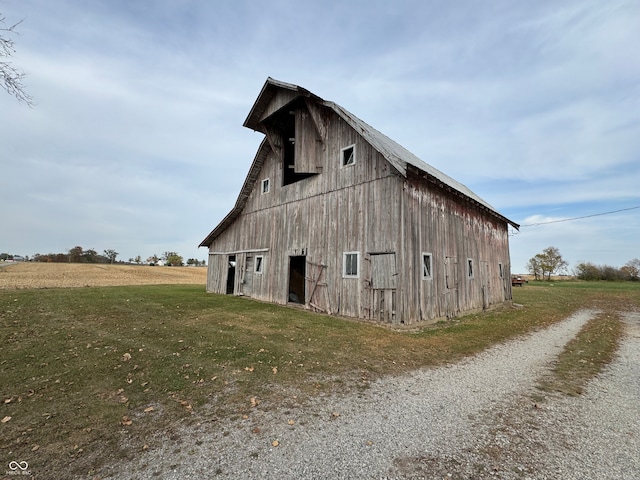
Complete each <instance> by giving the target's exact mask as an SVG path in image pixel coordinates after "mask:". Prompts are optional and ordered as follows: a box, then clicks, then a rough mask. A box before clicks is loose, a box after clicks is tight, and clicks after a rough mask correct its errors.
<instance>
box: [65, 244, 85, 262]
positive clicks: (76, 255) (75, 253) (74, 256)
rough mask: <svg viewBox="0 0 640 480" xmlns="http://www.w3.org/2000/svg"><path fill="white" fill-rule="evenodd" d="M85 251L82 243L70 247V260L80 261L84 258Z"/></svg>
mask: <svg viewBox="0 0 640 480" xmlns="http://www.w3.org/2000/svg"><path fill="white" fill-rule="evenodd" d="M83 253H84V250H83V249H82V247H81V246H80V245H78V246H75V247H73V248H71V249H69V257H68V258H69V262H71V263H80V262H82V260H83V257H82V254H83Z"/></svg>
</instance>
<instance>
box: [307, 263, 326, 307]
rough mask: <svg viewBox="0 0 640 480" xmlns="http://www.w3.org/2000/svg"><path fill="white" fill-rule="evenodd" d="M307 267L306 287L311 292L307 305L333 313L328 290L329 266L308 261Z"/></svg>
mask: <svg viewBox="0 0 640 480" xmlns="http://www.w3.org/2000/svg"><path fill="white" fill-rule="evenodd" d="M306 269H307V274H306V288H307V291H308V292H309V294H308V296H309V302H308V305H307V306H308V307H311V308H313V309H314V310H317V311H319V312H326V313H328V314H329V315H331V304H330V303H329V292H328V291H327V266H326V265H324V264H322V263H313V262H307V267H306Z"/></svg>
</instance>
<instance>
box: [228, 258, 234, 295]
mask: <svg viewBox="0 0 640 480" xmlns="http://www.w3.org/2000/svg"><path fill="white" fill-rule="evenodd" d="M235 283H236V256H235V255H229V269H228V272H227V295H231V294H233V287H234V285H235Z"/></svg>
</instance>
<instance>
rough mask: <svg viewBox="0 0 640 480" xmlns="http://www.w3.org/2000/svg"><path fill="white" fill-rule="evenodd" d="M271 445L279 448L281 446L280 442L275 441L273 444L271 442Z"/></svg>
mask: <svg viewBox="0 0 640 480" xmlns="http://www.w3.org/2000/svg"><path fill="white" fill-rule="evenodd" d="M271 445H273V446H274V447H277V446H278V445H280V442H279V441H278V440H274V441H273V442H271Z"/></svg>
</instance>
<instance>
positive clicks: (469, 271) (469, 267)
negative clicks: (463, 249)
mask: <svg viewBox="0 0 640 480" xmlns="http://www.w3.org/2000/svg"><path fill="white" fill-rule="evenodd" d="M467 278H473V260H472V259H471V258H467Z"/></svg>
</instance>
